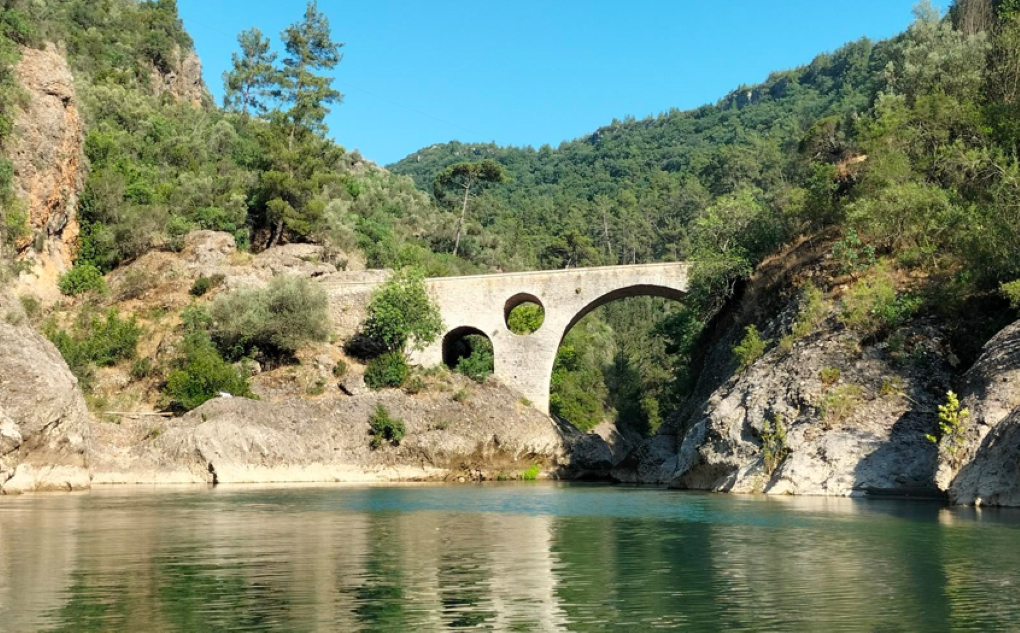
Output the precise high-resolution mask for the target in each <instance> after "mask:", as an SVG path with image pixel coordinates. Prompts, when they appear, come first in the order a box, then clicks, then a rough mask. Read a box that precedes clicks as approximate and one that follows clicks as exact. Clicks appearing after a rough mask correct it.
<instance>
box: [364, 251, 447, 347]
mask: <svg viewBox="0 0 1020 633" xmlns="http://www.w3.org/2000/svg"><path fill="white" fill-rule="evenodd" d="M442 329H443V321H442V317H441V316H440V314H439V308H438V307H437V306H436V304H435V302H434V301H432V298H431V297H430V296H429V293H428V289H427V288H426V286H425V277H424V274H422V272H421V271H419V270H414V269H407V270H404V271H401V272H398V273H395V274H394V276H393V277H392V278H391V279H390V280H389V281H387V282H386V283H385V284H383V285H382V286H381V287H380V288H379V289H378V290H376V291H375V293H374V294H373V295H372V300H371V302H370V303H369V305H368V318H367V319H366V321H365V323H364V326H363V331H364V333H365V335H366V336H368V337H369V338H371V339H374V340H376V341H378V342H379V343H381V344H382V345H383V346H384V347H385V348H386V349H388V350H390V351H403V349H404V347H405V346H407V345H410V346H411V347H412V348H413V349H418V350H421V349H424V348H425V347H426V346H427V345H428V344H429V343H431V342H432V341H434V340H436V337H437V336H439V334H440V333H441V332H442Z"/></svg>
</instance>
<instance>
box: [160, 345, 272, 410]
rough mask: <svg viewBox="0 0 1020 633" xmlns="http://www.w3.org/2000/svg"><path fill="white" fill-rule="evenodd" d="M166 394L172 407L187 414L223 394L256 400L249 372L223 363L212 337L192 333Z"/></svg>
mask: <svg viewBox="0 0 1020 633" xmlns="http://www.w3.org/2000/svg"><path fill="white" fill-rule="evenodd" d="M165 393H166V395H167V397H168V398H169V400H170V405H171V406H172V407H174V408H178V409H180V410H183V411H190V410H191V409H195V408H197V407H199V406H201V405H202V404H204V403H205V402H207V401H209V400H211V399H213V398H215V397H217V396H219V395H220V394H222V393H226V394H230V395H232V396H239V397H244V398H253V397H254V395H253V394H252V392H251V388H250V387H249V385H248V377H247V375H246V374H245V372H244V371H243V370H241V369H239V368H237V367H235V366H234V365H231V364H230V363H228V362H227V361H225V360H223V357H221V356H220V354H219V352H218V351H217V350H216V346H215V345H214V344H213V342H212V339H211V338H210V337H209V334H208V333H206V332H204V331H202V330H197V331H193V332H190V333H188V334H187V335H186V336H185V337H184V340H183V341H182V342H181V344H180V348H179V350H178V356H177V357H176V358H175V359H174V361H173V369H172V371H171V372H170V374H169V376H167V380H166V387H165Z"/></svg>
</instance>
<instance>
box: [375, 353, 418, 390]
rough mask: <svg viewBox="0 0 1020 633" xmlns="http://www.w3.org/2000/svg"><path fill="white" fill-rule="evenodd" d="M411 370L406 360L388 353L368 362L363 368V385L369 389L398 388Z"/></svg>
mask: <svg viewBox="0 0 1020 633" xmlns="http://www.w3.org/2000/svg"><path fill="white" fill-rule="evenodd" d="M410 372H411V368H410V367H408V366H407V359H405V358H404V355H403V354H401V353H399V352H388V353H386V354H383V355H382V356H377V357H375V358H373V359H372V360H370V361H368V366H367V367H366V368H365V384H366V385H367V386H368V388H369V389H386V388H387V387H390V388H394V389H396V388H398V387H400V386H402V385H403V384H404V381H406V380H407V377H408V375H409V374H410Z"/></svg>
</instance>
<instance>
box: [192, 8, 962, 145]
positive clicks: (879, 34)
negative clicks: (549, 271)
mask: <svg viewBox="0 0 1020 633" xmlns="http://www.w3.org/2000/svg"><path fill="white" fill-rule="evenodd" d="M915 2H916V0H843V1H837V0H778V1H772V2H764V1H762V0H726V1H725V2H721V1H719V0H657V1H653V0H630V1H629V2H620V1H619V0H615V1H610V0H587V1H581V0H516V1H513V2H485V1H479V0H443V1H442V2H425V1H421V0H359V1H357V2H355V1H351V0H319V8H320V9H321V10H322V11H323V12H325V13H326V14H327V15H328V16H329V18H330V21H331V26H332V28H333V35H334V39H336V40H338V41H341V42H345V43H346V46H345V47H344V52H345V56H344V60H343V62H341V64H340V65H339V66H338V67H337V69H336V72H335V77H336V86H337V88H339V89H340V90H341V91H342V92H343V93H344V94H345V98H344V102H343V104H342V105H340V106H337V107H336V108H334V111H333V113H332V114H331V115H330V118H329V120H328V123H329V126H330V131H331V133H332V135H333V136H334V137H335V138H336V139H337V140H338V141H339V142H340V143H341V144H343V145H344V146H345V147H347V148H348V149H355V148H357V149H359V150H361V152H362V154H364V155H365V156H366V157H367V158H369V159H371V160H374V161H376V162H378V163H380V164H387V163H391V162H394V161H397V160H399V159H401V158H403V157H404V156H406V155H407V154H410V153H412V152H414V151H416V150H418V149H420V148H422V147H426V146H428V145H432V144H434V143H442V142H446V141H450V140H461V141H473V142H487V141H495V142H497V143H499V144H502V145H533V146H535V147H538V146H541V145H543V144H546V143H548V144H551V145H553V146H554V147H555V146H556V145H558V144H559V143H560V141H563V140H569V139H573V138H576V137H579V136H582V135H585V134H587V133H590V132H592V131H594V130H595V129H596V128H598V127H600V126H602V125H606V124H608V123H609V122H610V121H612V119H613V118H619V119H622V118H623V117H625V116H627V115H634V116H636V117H638V118H641V117H644V116H647V115H649V114H658V113H659V112H662V111H665V110H669V109H670V108H673V107H676V108H681V109H688V108H693V107H697V106H699V105H702V104H705V103H714V102H715V101H716V100H718V99H719V98H720V97H722V96H723V95H725V94H726V93H728V92H729V91H730V90H732V89H734V88H736V87H737V86H739V85H740V84H742V83H743V84H751V83H757V82H760V81H762V80H764V79H765V78H766V77H767V76H768V73H769V72H770V71H773V70H782V69H785V68H791V67H794V66H798V65H801V64H804V63H807V62H809V61H811V59H812V58H813V57H814V56H815V55H816V54H818V53H821V52H824V51H831V50H833V49H835V48H837V47H839V46H840V45H842V44H844V43H845V42H848V41H851V40H855V39H857V38H860V37H862V36H868V37H870V38H872V39H881V38H885V37H889V36H891V35H894V34H896V33H898V32H900V31H902V30H903V29H904V28H906V26H907V25H908V24H909V23H910V21H911V19H912V16H911V11H910V10H911V7H912V6H913V5H914V4H915ZM936 4H939V2H936ZM941 4H948V0H943V2H941ZM440 5H441V7H440ZM304 6H305V2H304V0H179V8H180V12H181V16H182V17H183V18H184V23H185V26H186V27H187V29H188V31H189V32H190V33H191V35H192V36H193V37H194V38H195V44H196V46H197V48H198V52H199V55H201V57H202V62H203V64H204V69H205V70H204V72H205V79H206V82H207V83H208V84H209V87H210V89H211V90H212V91H213V94H215V95H216V97H217V99H219V98H220V97H221V95H222V91H223V86H222V83H223V82H222V79H221V77H222V73H223V71H224V70H225V69H226V68H227V67H228V66H229V64H230V55H231V53H232V52H233V51H235V50H236V49H237V44H236V35H237V33H238V32H240V31H242V30H244V29H246V28H250V27H252V26H257V27H259V28H260V29H262V31H263V32H264V33H267V34H269V35H270V36H271V37H272V38H273V42H274V45H279V33H280V31H282V30H283V29H284V28H285V27H286V26H287V25H288V24H290V23H292V22H295V21H297V20H299V19H300V18H301V16H302V15H303V13H304Z"/></svg>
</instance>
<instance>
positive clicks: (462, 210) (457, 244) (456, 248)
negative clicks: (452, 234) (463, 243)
mask: <svg viewBox="0 0 1020 633" xmlns="http://www.w3.org/2000/svg"><path fill="white" fill-rule="evenodd" d="M470 194H471V183H468V184H466V185H464V204H462V205H461V207H460V222H458V223H457V239H455V240H454V241H453V254H454V255H457V251H459V250H460V236H461V233H462V232H463V231H464V218H465V217H467V205H468V196H469V195H470Z"/></svg>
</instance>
